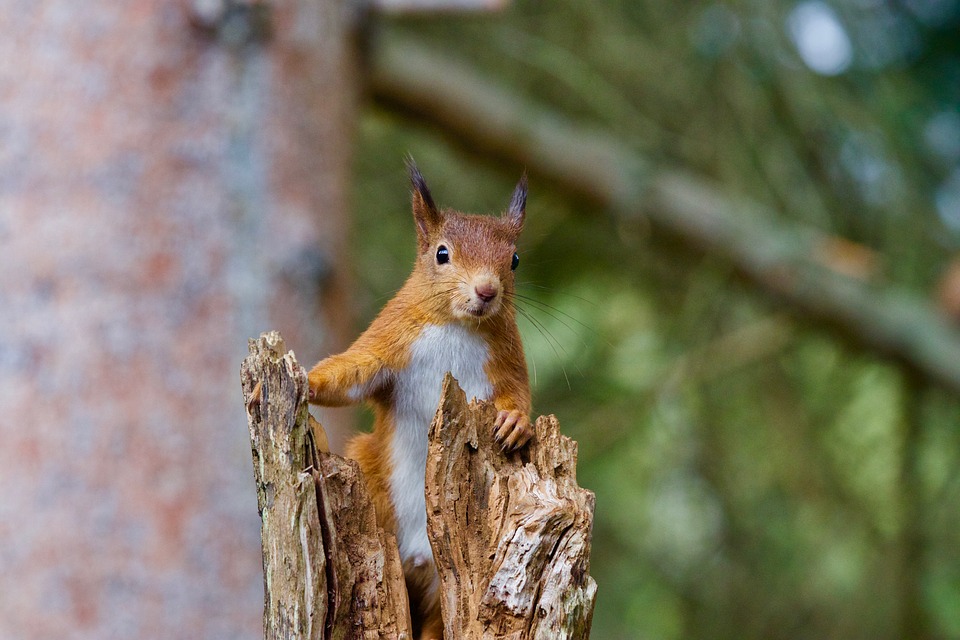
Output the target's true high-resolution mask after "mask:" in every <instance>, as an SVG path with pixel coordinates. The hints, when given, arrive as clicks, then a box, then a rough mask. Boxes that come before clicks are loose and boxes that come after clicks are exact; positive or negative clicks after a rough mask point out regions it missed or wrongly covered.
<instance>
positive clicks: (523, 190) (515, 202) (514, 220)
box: [506, 171, 527, 234]
mask: <svg viewBox="0 0 960 640" xmlns="http://www.w3.org/2000/svg"><path fill="white" fill-rule="evenodd" d="M526 212H527V172H526V171H524V172H523V175H522V176H520V182H518V183H517V187H516V189H514V190H513V197H511V198H510V206H509V207H507V214H506V218H507V222H509V223H510V226H512V227H513V228H514V229H515V230H516V232H517V233H518V234H519V233H520V231H521V230H522V229H523V219H524V217H525V216H526Z"/></svg>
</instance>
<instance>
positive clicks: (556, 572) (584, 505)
mask: <svg viewBox="0 0 960 640" xmlns="http://www.w3.org/2000/svg"><path fill="white" fill-rule="evenodd" d="M495 415H496V410H495V409H494V408H493V406H492V405H491V404H490V403H483V402H481V403H477V402H473V403H470V404H469V405H468V404H467V401H466V397H465V396H464V394H463V391H461V390H460V387H459V385H457V383H456V381H455V380H454V379H453V377H452V376H450V375H449V374H448V375H447V377H446V379H445V380H444V384H443V392H442V395H441V400H440V406H439V407H438V412H437V415H436V417H435V418H434V421H433V423H432V425H431V427H430V443H429V449H428V454H427V469H426V487H425V495H426V500H427V531H428V535H429V537H430V542H431V545H432V547H433V553H434V559H435V561H436V563H437V569H438V572H439V574H440V582H441V608H442V610H443V618H444V628H445V634H446V637H447V638H481V637H486V638H499V637H510V638H515V639H517V640H521V639H523V638H587V637H588V636H589V630H590V623H591V621H592V615H593V605H594V601H595V597H596V583H595V582H594V580H593V578H591V577H590V575H589V562H590V539H591V532H592V523H593V510H594V496H593V494H592V493H591V492H590V491H587V490H585V489H582V488H580V487H578V486H577V484H576V443H575V442H573V441H572V440H570V439H569V438H566V437H565V436H562V435H560V433H559V425H558V423H557V420H556V418H554V417H553V416H547V417H541V418H540V419H538V420H537V422H536V425H535V430H536V436H535V438H534V441H533V442H532V443H531V445H530V446H529V447H528V448H527V449H526V450H524V451H523V452H521V453H515V454H510V455H505V454H503V453H501V452H500V451H499V448H498V446H497V445H496V443H495V442H494V440H493V436H492V424H493V420H494V417H495Z"/></svg>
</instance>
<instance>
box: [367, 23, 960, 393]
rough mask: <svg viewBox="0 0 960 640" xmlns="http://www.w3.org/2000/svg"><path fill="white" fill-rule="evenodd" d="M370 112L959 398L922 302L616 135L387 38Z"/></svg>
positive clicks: (951, 348) (955, 348) (944, 345)
mask: <svg viewBox="0 0 960 640" xmlns="http://www.w3.org/2000/svg"><path fill="white" fill-rule="evenodd" d="M370 85H371V91H372V94H373V97H374V98H375V99H376V100H377V102H378V103H380V104H382V105H384V106H387V107H389V108H391V109H394V110H397V111H400V112H402V113H405V114H407V115H410V116H413V117H416V118H419V119H422V120H424V121H427V122H429V123H430V124H432V125H434V126H437V127H439V128H440V129H442V130H443V131H444V132H446V133H448V134H450V135H451V136H453V137H455V138H456V139H457V140H458V141H459V142H460V143H461V144H464V145H467V146H468V147H470V148H471V149H474V150H476V151H478V152H481V153H483V154H485V155H486V156H490V157H497V158H501V159H505V160H508V161H510V162H515V163H519V164H523V165H525V166H526V167H527V168H528V169H529V170H530V171H531V172H532V173H535V174H537V175H539V176H541V177H542V178H546V179H549V180H550V181H551V182H553V183H555V184H556V186H557V187H558V188H559V189H561V190H563V191H565V192H567V193H569V194H571V195H575V196H577V197H581V198H586V199H587V200H590V201H593V202H596V203H598V204H600V205H602V206H603V207H606V208H607V209H608V210H609V211H610V212H611V213H612V215H614V216H616V217H617V218H619V219H621V220H624V221H631V220H642V219H647V220H649V222H650V223H651V224H652V225H653V226H654V227H655V228H656V229H658V230H660V231H662V232H665V233H668V234H670V235H671V236H674V237H676V238H677V239H679V240H680V241H681V242H682V243H683V244H684V245H686V246H688V247H690V248H693V249H695V250H698V251H704V252H707V253H709V254H712V255H717V256H720V257H722V258H723V259H725V260H728V261H729V262H730V263H731V264H732V265H733V266H734V267H735V269H736V270H737V272H738V273H739V275H740V276H742V277H743V278H744V279H745V280H747V281H748V282H749V283H750V284H751V285H752V286H754V287H756V288H757V289H758V290H760V291H762V292H763V293H765V294H767V295H769V296H772V297H773V298H774V299H776V300H777V301H779V302H780V303H782V304H784V305H786V307H787V308H788V309H789V310H790V311H791V312H792V313H793V314H795V315H796V316H798V317H801V318H804V319H808V320H812V321H815V322H817V323H820V324H823V325H826V326H828V327H830V328H831V329H832V330H834V331H835V332H837V333H838V334H840V335H842V336H843V337H845V338H846V339H848V340H850V341H852V342H853V343H854V344H856V345H858V346H860V347H862V348H864V349H867V350H869V351H872V352H876V353H878V354H881V355H883V356H885V357H887V358H890V359H892V360H894V361H896V362H898V363H899V364H901V365H902V366H903V367H905V368H906V369H908V370H909V371H911V372H913V373H916V374H917V375H920V376H921V377H922V378H923V379H926V380H928V381H930V382H932V383H934V384H936V385H938V386H941V387H944V388H946V389H948V390H951V391H953V392H960V335H958V333H957V332H956V331H955V330H954V328H953V327H951V326H950V325H949V324H948V322H947V320H946V318H944V317H943V316H942V315H941V314H940V313H938V312H937V311H936V310H935V309H934V308H933V307H932V306H931V305H930V304H928V302H927V301H926V300H925V299H923V298H921V297H920V296H917V295H916V294H912V293H910V292H908V291H905V290H902V289H899V288H897V287H892V286H879V285H871V284H869V283H867V282H864V281H861V280H858V279H855V278H851V277H848V276H844V275H841V274H839V273H837V272H836V271H834V270H832V269H831V268H830V266H829V265H826V264H824V262H823V261H822V260H818V256H821V255H822V254H823V249H824V247H825V246H828V245H830V244H831V243H832V242H834V241H835V239H834V238H832V237H831V236H828V235H826V234H824V233H822V232H819V231H817V230H815V229H812V228H810V227H805V226H801V225H796V224H792V225H791V224H785V223H782V222H777V223H774V220H776V219H777V216H776V215H775V213H774V212H773V211H770V210H768V209H766V208H764V207H762V206H760V205H758V204H756V203H751V202H747V201H734V200H733V199H731V198H730V197H728V196H727V195H725V194H723V193H722V192H721V190H720V189H719V188H718V186H717V185H716V184H714V183H713V182H712V181H710V180H709V179H706V178H702V177H700V176H698V175H694V174H692V173H690V172H687V171H684V170H682V169H678V168H675V167H670V166H666V165H665V164H664V165H661V164H656V163H653V162H651V161H649V160H648V159H646V158H644V157H642V156H641V155H640V154H638V153H636V152H635V151H634V150H633V149H631V148H630V147H628V146H626V145H624V144H623V143H622V142H620V140H619V139H618V138H617V136H616V135H614V134H613V133H610V132H607V131H598V130H591V129H588V128H587V127H585V126H582V125H578V124H576V123H574V122H571V121H569V120H566V119H564V118H562V117H560V116H559V115H557V114H555V113H553V112H551V111H550V109H549V108H547V107H544V106H542V105H538V104H534V103H532V102H530V101H527V100H524V99H521V98H519V97H517V96H516V95H513V94H511V93H509V92H508V91H507V90H505V89H504V88H503V87H501V86H498V85H497V83H495V82H492V81H491V80H490V79H488V78H485V77H482V76H480V75H478V74H477V73H476V72H475V71H473V70H472V69H471V68H470V67H468V66H465V65H462V64H457V63H456V62H453V61H451V60H450V58H449V56H448V55H445V54H443V53H441V52H435V51H431V50H430V49H429V48H428V47H424V46H422V45H419V44H417V43H414V42H411V41H408V40H404V39H402V38H398V37H396V36H391V37H389V38H385V39H383V40H382V41H381V42H380V43H379V44H378V47H377V49H376V50H375V51H374V53H373V56H372V69H371V77H370Z"/></svg>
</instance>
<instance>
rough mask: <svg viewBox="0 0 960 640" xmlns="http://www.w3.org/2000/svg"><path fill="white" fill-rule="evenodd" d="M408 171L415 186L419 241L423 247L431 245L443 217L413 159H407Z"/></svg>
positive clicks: (415, 212) (415, 214)
mask: <svg viewBox="0 0 960 640" xmlns="http://www.w3.org/2000/svg"><path fill="white" fill-rule="evenodd" d="M406 164H407V171H408V172H409V174H410V184H411V185H412V186H413V218H414V220H415V221H416V222H417V239H418V240H419V242H420V244H421V245H426V244H428V243H429V238H430V236H431V235H432V234H433V232H435V231H436V230H437V229H439V227H440V223H441V216H440V212H439V211H437V205H435V204H434V203H433V196H431V195H430V189H429V188H428V187H427V182H426V180H424V179H423V175H421V174H420V170H419V169H418V168H417V163H416V162H414V161H413V157H412V156H410V155H407V157H406Z"/></svg>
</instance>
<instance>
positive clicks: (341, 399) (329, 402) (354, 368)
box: [307, 348, 387, 407]
mask: <svg viewBox="0 0 960 640" xmlns="http://www.w3.org/2000/svg"><path fill="white" fill-rule="evenodd" d="M386 371H387V369H386V365H385V364H384V362H383V360H382V359H381V358H379V357H377V356H376V355H375V354H373V353H370V352H368V351H362V350H360V349H356V348H350V349H348V350H347V351H344V352H343V353H340V354H337V355H335V356H330V357H329V358H325V359H323V360H321V361H320V362H318V363H317V364H316V366H314V367H313V369H311V370H310V373H309V374H308V375H307V380H308V382H309V384H310V402H312V403H313V404H321V405H324V406H327V407H341V406H343V405H347V404H355V403H357V402H359V401H361V400H363V399H364V398H366V397H368V396H369V395H370V394H371V393H373V392H374V391H375V390H376V389H377V388H378V387H379V386H380V385H381V384H382V383H383V377H384V376H385V375H386Z"/></svg>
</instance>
